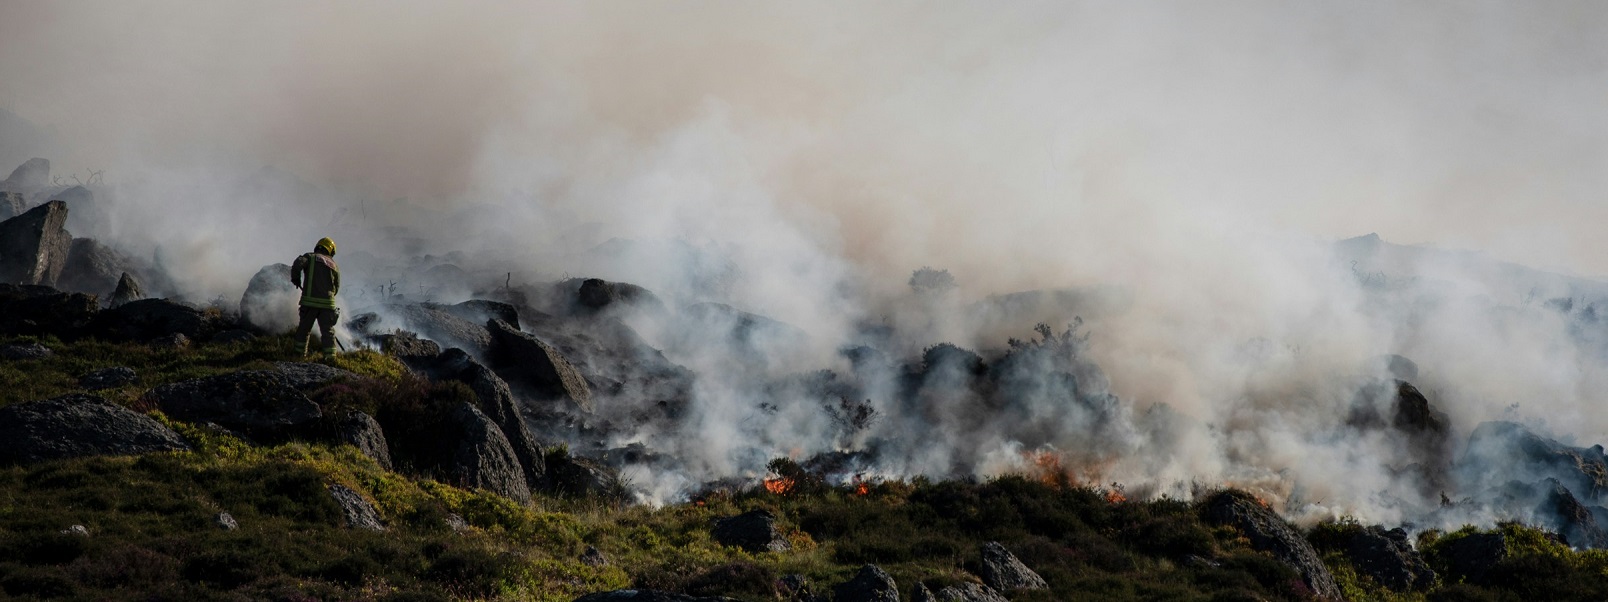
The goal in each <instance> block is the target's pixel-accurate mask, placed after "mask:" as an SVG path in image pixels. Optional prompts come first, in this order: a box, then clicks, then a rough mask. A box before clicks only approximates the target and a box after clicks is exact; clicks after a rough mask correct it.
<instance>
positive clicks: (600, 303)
mask: <svg viewBox="0 0 1608 602" xmlns="http://www.w3.org/2000/svg"><path fill="white" fill-rule="evenodd" d="M570 282H574V281H573V280H572V281H570ZM575 305H577V306H580V307H584V308H587V309H590V310H594V311H595V310H601V309H603V308H606V307H611V306H614V307H619V306H630V307H638V308H644V309H655V310H660V311H662V310H663V309H664V303H663V302H661V301H659V298H658V297H657V296H655V295H654V294H653V292H651V291H649V290H648V289H645V288H642V287H640V286H637V285H635V284H631V283H629V282H608V281H605V280H602V279H599V278H587V279H586V280H583V281H581V286H580V288H579V289H576V290H575Z"/></svg>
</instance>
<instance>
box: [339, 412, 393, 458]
mask: <svg viewBox="0 0 1608 602" xmlns="http://www.w3.org/2000/svg"><path fill="white" fill-rule="evenodd" d="M335 440H336V441H337V442H339V443H345V444H347V445H350V446H352V447H355V448H357V451H360V452H363V455H365V456H368V457H370V458H373V459H374V462H375V463H376V464H379V465H380V468H384V469H386V470H391V450H390V448H389V447H388V446H387V445H386V442H385V430H384V429H381V428H380V423H379V422H376V421H375V420H374V417H372V416H369V415H368V414H364V413H362V412H352V413H351V414H347V416H346V419H344V420H342V421H341V422H340V424H338V425H336V427H335Z"/></svg>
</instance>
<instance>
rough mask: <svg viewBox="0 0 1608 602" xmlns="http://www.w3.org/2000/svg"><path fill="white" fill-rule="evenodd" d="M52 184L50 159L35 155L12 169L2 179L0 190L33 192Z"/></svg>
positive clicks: (23, 192)
mask: <svg viewBox="0 0 1608 602" xmlns="http://www.w3.org/2000/svg"><path fill="white" fill-rule="evenodd" d="M49 185H50V160H49V159H42V158H39V157H34V158H32V159H29V160H27V161H24V162H23V163H22V165H18V166H17V168H16V169H13V170H11V175H10V176H7V177H6V179H5V180H0V190H7V191H11V192H19V193H22V194H31V193H33V192H35V191H38V190H41V189H43V188H44V187H46V186H49Z"/></svg>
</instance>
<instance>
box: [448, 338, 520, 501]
mask: <svg viewBox="0 0 1608 602" xmlns="http://www.w3.org/2000/svg"><path fill="white" fill-rule="evenodd" d="M436 365H437V368H436V377H437V378H438V379H439V378H448V379H451V380H456V381H459V382H462V383H463V384H466V385H469V389H470V390H472V391H474V392H475V400H476V406H477V407H478V409H479V410H480V411H481V412H482V413H484V414H485V415H486V417H487V418H490V419H491V421H492V422H495V423H496V424H497V428H498V429H499V430H501V431H502V434H503V436H504V437H506V438H507V439H508V444H509V445H510V446H511V447H513V450H514V455H515V456H517V457H518V458H519V464H520V466H521V467H522V472H523V473H524V475H525V484H526V485H527V486H529V487H531V488H533V489H534V488H537V487H539V486H540V484H541V483H542V482H543V479H544V476H545V473H546V472H547V468H546V464H545V462H544V460H543V451H542V447H541V445H540V444H538V443H537V442H536V437H534V436H533V435H531V432H530V427H528V426H526V424H525V419H524V417H523V416H521V415H520V412H519V404H518V403H517V402H516V401H514V394H513V391H511V390H509V388H508V383H505V382H503V379H501V378H499V377H498V376H497V374H496V373H494V372H492V371H491V369H490V368H487V367H485V366H484V365H481V364H480V362H477V361H475V359H474V358H472V357H469V354H468V353H466V352H464V351H463V350H462V349H449V350H447V351H446V353H442V354H441V355H440V358H439V360H438V361H437V364H436Z"/></svg>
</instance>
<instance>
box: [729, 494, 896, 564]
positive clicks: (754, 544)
mask: <svg viewBox="0 0 1608 602" xmlns="http://www.w3.org/2000/svg"><path fill="white" fill-rule="evenodd" d="M712 535H714V537H715V541H718V542H720V543H721V544H724V545H728V546H736V547H739V548H742V549H744V550H747V551H749V552H754V553H758V552H782V551H786V550H790V549H792V548H793V546H792V544H789V543H788V542H787V538H786V537H783V536H782V532H781V531H780V530H779V529H777V528H776V515H774V514H771V513H770V511H768V510H750V511H748V512H744V513H742V514H739V515H737V516H733V517H729V518H723V519H720V520H717V521H715V529H714V532H713V533H712ZM861 572H862V573H863V572H864V570H863V569H862V571H861Z"/></svg>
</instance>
